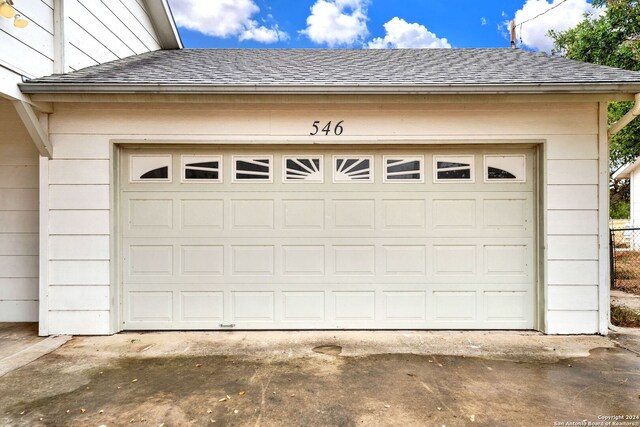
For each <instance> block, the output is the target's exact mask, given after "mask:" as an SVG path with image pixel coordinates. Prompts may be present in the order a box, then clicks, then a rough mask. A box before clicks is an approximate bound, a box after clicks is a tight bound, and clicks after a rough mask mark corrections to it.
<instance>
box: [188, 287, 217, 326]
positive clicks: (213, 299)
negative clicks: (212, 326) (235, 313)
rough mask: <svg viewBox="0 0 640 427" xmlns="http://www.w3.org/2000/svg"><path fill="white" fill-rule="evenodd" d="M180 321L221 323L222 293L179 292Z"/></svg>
mask: <svg viewBox="0 0 640 427" xmlns="http://www.w3.org/2000/svg"><path fill="white" fill-rule="evenodd" d="M180 309H181V310H180V312H181V316H180V320H182V321H186V322H222V321H223V320H224V292H222V291H220V292H210V291H202V292H197V291H192V292H180Z"/></svg>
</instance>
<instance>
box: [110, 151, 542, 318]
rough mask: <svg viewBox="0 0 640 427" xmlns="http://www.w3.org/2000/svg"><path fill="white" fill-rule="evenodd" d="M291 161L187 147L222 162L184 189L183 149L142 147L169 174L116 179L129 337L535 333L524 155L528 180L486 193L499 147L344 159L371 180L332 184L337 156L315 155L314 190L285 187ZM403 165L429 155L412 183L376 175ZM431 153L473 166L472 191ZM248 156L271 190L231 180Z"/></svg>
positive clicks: (531, 214)
mask: <svg viewBox="0 0 640 427" xmlns="http://www.w3.org/2000/svg"><path fill="white" fill-rule="evenodd" d="M315 148H317V147H315ZM301 150H302V151H299V152H296V150H295V147H293V148H278V149H275V148H271V149H269V148H268V147H259V148H258V149H256V150H253V151H250V150H248V149H236V148H232V147H223V148H215V149H212V148H206V147H204V148H203V147H198V148H197V149H195V148H194V151H190V152H189V155H193V154H194V153H195V152H197V153H200V154H202V153H204V154H207V155H211V156H213V155H215V156H217V158H218V159H219V161H220V162H221V167H222V171H223V178H222V181H221V182H207V183H201V182H183V176H182V173H183V171H182V170H181V168H182V160H181V158H182V157H181V156H182V152H181V150H178V149H175V148H158V149H149V150H136V155H137V156H140V155H142V156H144V155H145V153H146V152H148V153H149V154H150V155H151V156H153V155H156V156H157V155H164V156H167V155H170V156H172V158H173V162H172V168H171V172H170V175H171V176H170V177H169V179H168V180H166V181H165V182H149V183H145V182H142V181H139V182H129V177H128V173H129V171H128V168H126V167H125V168H124V170H123V171H122V172H121V177H122V180H121V181H122V185H121V199H120V201H121V203H120V206H121V207H122V208H121V212H120V213H121V236H120V237H121V253H122V258H121V260H122V261H121V265H120V270H121V275H122V278H123V287H124V289H123V293H122V295H123V299H122V304H123V313H124V324H125V328H127V329H227V328H228V325H230V324H234V325H235V328H236V329H305V328H308V329H330V328H347V329H352V328H355V329H403V328H414V329H426V328H447V329H456V328H465V329H493V328H515V329H527V328H532V327H533V324H534V323H533V322H534V318H535V312H534V307H535V301H536V295H535V285H534V284H535V281H536V276H535V268H534V267H535V254H536V247H535V239H534V236H535V202H534V201H535V197H534V192H533V188H534V182H533V181H534V180H533V179H531V177H533V176H534V173H533V157H534V155H533V151H532V150H527V149H524V150H521V152H523V153H526V154H527V165H528V166H527V167H528V169H527V173H526V175H527V177H529V178H530V179H528V180H527V182H525V183H505V182H500V183H495V182H494V183H491V182H485V181H484V163H483V161H484V160H483V159H484V157H483V156H484V155H485V154H487V153H489V154H491V153H494V154H500V153H502V152H503V151H502V150H501V149H500V148H495V147H493V148H491V147H489V148H482V149H469V148H460V149H453V148H450V149H446V150H428V149H422V148H420V147H416V148H411V149H404V151H403V150H400V151H399V152H394V151H393V149H380V148H377V149H376V150H373V151H367V150H366V147H364V146H363V147H362V148H359V149H358V150H349V152H346V154H348V156H347V157H349V158H352V157H357V158H361V157H363V156H370V158H371V159H372V160H373V163H372V164H373V166H374V167H373V171H372V172H373V180H372V182H370V183H362V182H359V183H350V182H334V180H333V175H334V174H333V172H334V170H333V168H334V166H335V165H334V162H333V160H334V159H333V155H334V154H335V155H337V156H338V157H340V156H341V154H339V153H342V154H344V153H345V151H341V150H340V149H337V151H332V150H329V149H323V150H320V149H318V150H315V151H314V152H313V153H311V154H313V156H314V157H316V158H317V157H318V156H321V157H322V158H323V159H324V164H323V167H322V168H321V169H323V182H311V181H309V182H306V183H300V182H294V183H291V182H286V183H285V182H282V180H283V175H282V164H281V163H282V161H283V156H287V158H291V156H293V157H296V158H298V157H299V158H302V157H304V156H303V155H302V154H300V153H303V152H304V150H303V149H301ZM510 152H514V150H511V151H510ZM128 153H129V151H125V155H124V156H123V158H124V163H125V164H126V163H127V161H128V155H129V154H128ZM212 153H213V154H212ZM337 153H338V154H337ZM398 153H403V154H405V155H406V156H409V157H411V158H412V159H417V160H416V161H420V160H421V159H423V162H424V163H423V164H422V168H423V171H422V174H421V175H419V176H420V177H421V179H419V180H417V181H416V182H411V181H408V182H399V181H401V180H397V179H395V180H394V179H393V178H389V179H385V176H384V173H385V172H384V171H385V169H384V167H383V165H384V162H383V157H384V156H391V157H392V158H393V159H396V158H403V157H402V155H399V154H398ZM435 153H439V154H442V155H450V154H451V153H453V154H455V155H458V156H459V155H467V156H469V155H471V156H472V158H473V159H474V160H473V161H474V163H475V182H474V183H455V184H452V183H439V182H434V180H433V176H432V175H433V155H434V154H435ZM311 154H309V156H310V155H311ZM253 155H257V156H268V157H270V158H272V162H271V167H272V170H270V172H269V175H270V176H271V177H272V180H271V181H270V180H265V181H264V182H252V183H248V182H241V181H236V182H234V180H233V179H232V177H233V164H232V157H233V156H253ZM407 158H408V157H407ZM316 175H318V174H316ZM343 175H344V174H343ZM417 176H418V175H417ZM343 178H344V177H343ZM402 181H403V180H402Z"/></svg>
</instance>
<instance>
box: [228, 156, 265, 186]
mask: <svg viewBox="0 0 640 427" xmlns="http://www.w3.org/2000/svg"><path fill="white" fill-rule="evenodd" d="M272 165H273V156H233V182H273V166H272Z"/></svg>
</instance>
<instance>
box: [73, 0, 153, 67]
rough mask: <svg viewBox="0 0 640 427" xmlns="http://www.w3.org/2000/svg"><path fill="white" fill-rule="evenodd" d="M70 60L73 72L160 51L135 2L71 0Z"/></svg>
mask: <svg viewBox="0 0 640 427" xmlns="http://www.w3.org/2000/svg"><path fill="white" fill-rule="evenodd" d="M67 3H68V5H67V11H68V15H69V19H68V21H67V33H68V44H69V45H68V49H67V52H68V57H69V66H70V67H71V69H73V70H77V69H80V68H84V67H88V66H91V65H96V64H99V63H103V62H108V61H113V60H115V59H121V58H126V57H127V56H131V55H136V54H140V53H144V52H148V51H152V50H157V49H160V45H159V43H158V40H157V36H156V34H155V30H154V28H153V25H152V23H151V20H150V18H149V16H148V15H147V12H146V10H145V9H144V8H143V7H142V6H141V5H140V4H138V2H137V1H136V0H113V1H101V0H69V1H68V2H67Z"/></svg>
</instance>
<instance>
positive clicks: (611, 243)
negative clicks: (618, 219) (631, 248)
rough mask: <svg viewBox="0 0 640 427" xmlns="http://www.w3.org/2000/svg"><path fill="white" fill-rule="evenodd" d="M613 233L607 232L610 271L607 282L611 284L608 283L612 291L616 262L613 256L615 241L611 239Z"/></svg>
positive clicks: (614, 281)
mask: <svg viewBox="0 0 640 427" xmlns="http://www.w3.org/2000/svg"><path fill="white" fill-rule="evenodd" d="M614 233H615V231H614V230H613V229H611V230H609V271H610V275H609V280H610V282H611V283H610V286H611V289H613V288H614V287H615V284H616V261H615V254H614V250H615V249H614V241H615V239H614V238H613V234H614Z"/></svg>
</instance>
